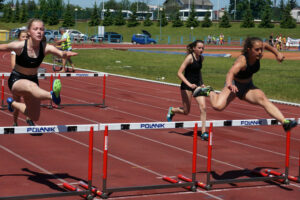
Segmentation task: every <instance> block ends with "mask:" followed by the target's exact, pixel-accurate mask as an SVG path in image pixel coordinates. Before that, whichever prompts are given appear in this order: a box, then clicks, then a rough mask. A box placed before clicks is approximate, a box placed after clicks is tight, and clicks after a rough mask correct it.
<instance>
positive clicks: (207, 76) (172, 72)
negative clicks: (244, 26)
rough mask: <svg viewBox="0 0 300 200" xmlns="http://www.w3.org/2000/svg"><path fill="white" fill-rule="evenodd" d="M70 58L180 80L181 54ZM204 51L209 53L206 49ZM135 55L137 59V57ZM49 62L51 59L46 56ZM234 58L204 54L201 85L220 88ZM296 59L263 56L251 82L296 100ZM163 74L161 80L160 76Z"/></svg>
mask: <svg viewBox="0 0 300 200" xmlns="http://www.w3.org/2000/svg"><path fill="white" fill-rule="evenodd" d="M77 52H78V53H79V54H78V56H76V57H74V58H72V60H73V61H74V63H75V65H76V66H77V67H80V68H84V69H91V70H95V71H101V72H108V73H114V74H122V75H127V76H133V77H139V78H146V79H151V80H159V81H164V82H169V83H178V84H179V83H180V80H179V79H178V78H177V70H178V68H179V66H180V64H181V63H182V61H183V60H184V55H170V54H156V53H141V52H130V51H121V50H113V49H105V50H99V49H98V50H83V49H82V50H77ZM206 53H209V52H208V51H206ZM137 58H138V59H137ZM47 61H48V62H51V58H50V57H48V58H47ZM233 62H234V58H217V57H205V61H204V65H203V70H202V74H203V79H204V82H205V84H207V85H211V86H213V87H214V88H215V89H217V90H220V89H222V87H223V86H224V83H225V76H226V73H227V71H228V70H229V68H230V67H231V66H232V64H233ZM299 66H300V65H299V61H290V60H287V61H284V62H283V63H281V64H280V63H278V62H277V61H276V60H271V59H263V60H262V61H261V70H260V71H259V72H258V73H256V74H255V75H254V78H253V80H254V83H255V85H256V86H257V87H259V88H261V89H262V90H263V91H264V92H265V93H266V95H267V97H268V98H272V99H277V100H284V101H290V102H295V103H300V93H299V89H300V84H299V83H300V70H299ZM162 77H164V80H162V79H161V78H162Z"/></svg>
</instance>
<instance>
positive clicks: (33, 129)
mask: <svg viewBox="0 0 300 200" xmlns="http://www.w3.org/2000/svg"><path fill="white" fill-rule="evenodd" d="M288 119H292V120H295V118H288ZM297 121H298V124H300V118H299V119H298V120H297ZM195 123H197V125H198V127H201V126H202V122H201V121H176V122H139V123H109V124H105V123H100V124H82V125H45V126H17V127H15V126H11V127H0V135H1V134H32V133H63V132H86V131H89V128H90V127H91V126H93V127H94V131H104V130H105V127H106V126H107V127H108V130H142V129H172V128H193V127H194V126H195ZM210 123H212V124H213V126H214V127H230V126H232V127H246V126H271V125H280V123H279V122H278V121H277V120H276V119H240V120H212V121H206V123H205V126H206V127H209V126H210Z"/></svg>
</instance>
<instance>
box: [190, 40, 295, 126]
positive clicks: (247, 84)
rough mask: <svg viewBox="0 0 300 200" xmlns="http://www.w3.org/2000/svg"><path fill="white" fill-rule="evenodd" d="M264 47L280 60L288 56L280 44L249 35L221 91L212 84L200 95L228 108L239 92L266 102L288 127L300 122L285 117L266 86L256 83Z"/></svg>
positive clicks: (251, 99) (219, 107)
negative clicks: (283, 53)
mask: <svg viewBox="0 0 300 200" xmlns="http://www.w3.org/2000/svg"><path fill="white" fill-rule="evenodd" d="M263 49H267V50H269V51H270V52H272V53H273V54H274V55H275V56H276V59H277V60H278V61H279V62H282V61H283V60H284V56H283V55H282V54H281V53H280V52H278V51H277V49H276V48H274V47H272V46H270V45H269V44H267V43H264V42H262V40H261V39H260V38H256V37H253V38H247V39H246V41H245V44H244V47H243V50H242V55H240V56H239V57H238V58H237V60H236V61H235V63H234V64H233V66H232V67H231V69H230V70H229V72H228V73H227V76H226V86H225V87H224V88H223V90H222V91H221V93H220V94H217V93H215V92H214V91H212V88H201V89H200V90H199V91H198V93H197V94H196V95H201V96H209V97H210V102H211V105H212V107H213V108H214V109H216V110H219V111H221V110H223V109H225V108H226V107H227V106H228V105H229V103H230V102H231V101H232V100H233V99H234V98H235V97H236V96H237V97H238V98H240V99H242V100H245V101H247V102H249V103H252V104H256V105H260V106H262V107H263V108H264V109H265V110H266V111H267V113H268V114H269V115H270V116H272V117H274V118H275V119H277V120H278V121H279V122H281V124H282V125H283V128H284V130H285V131H288V130H290V129H291V128H293V127H295V126H297V122H296V121H294V120H287V119H285V118H284V116H283V114H282V113H281V112H280V110H279V109H278V108H277V107H276V106H275V105H274V104H273V103H272V102H270V101H269V99H267V97H266V95H265V94H264V92H263V91H262V90H260V89H259V88H257V87H256V86H254V84H253V82H252V76H253V74H254V73H256V72H257V71H258V70H259V69H260V59H261V58H262V56H263Z"/></svg>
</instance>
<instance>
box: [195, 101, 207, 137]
mask: <svg viewBox="0 0 300 200" xmlns="http://www.w3.org/2000/svg"><path fill="white" fill-rule="evenodd" d="M196 101H197V103H198V105H199V109H200V120H201V122H202V129H201V130H202V133H204V132H205V129H206V127H205V122H206V104H205V97H203V96H199V97H196Z"/></svg>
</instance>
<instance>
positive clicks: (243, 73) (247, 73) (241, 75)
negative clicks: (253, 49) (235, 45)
mask: <svg viewBox="0 0 300 200" xmlns="http://www.w3.org/2000/svg"><path fill="white" fill-rule="evenodd" d="M246 61H247V66H246V69H245V70H240V71H239V72H238V73H237V74H236V75H235V76H234V77H235V78H238V79H248V78H251V77H252V75H253V74H254V73H256V72H258V70H259V69H260V62H259V60H256V62H255V63H254V64H253V65H249V63H248V58H247V57H246Z"/></svg>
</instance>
